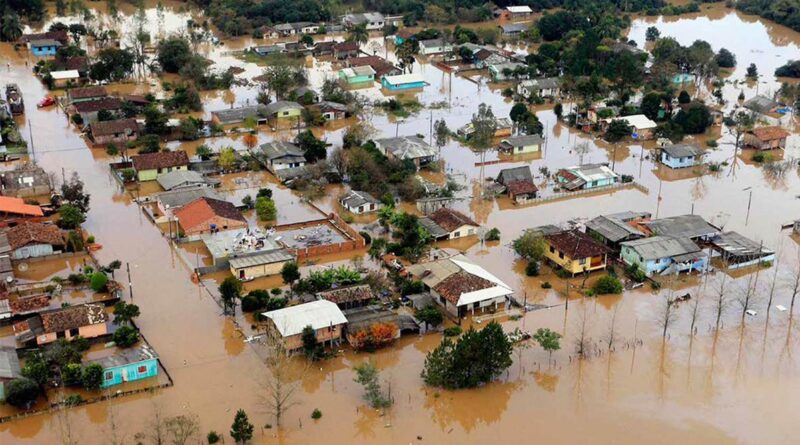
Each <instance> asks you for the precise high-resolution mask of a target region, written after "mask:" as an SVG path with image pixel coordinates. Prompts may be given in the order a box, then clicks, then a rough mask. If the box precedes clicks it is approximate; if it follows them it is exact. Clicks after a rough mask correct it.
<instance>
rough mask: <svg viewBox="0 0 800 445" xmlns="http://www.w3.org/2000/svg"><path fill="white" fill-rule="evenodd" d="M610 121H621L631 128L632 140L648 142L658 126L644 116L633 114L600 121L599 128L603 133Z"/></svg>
mask: <svg viewBox="0 0 800 445" xmlns="http://www.w3.org/2000/svg"><path fill="white" fill-rule="evenodd" d="M612 121H623V122H625V123H626V124H628V127H630V128H631V137H632V138H634V139H640V140H648V139H652V138H653V136H654V135H655V130H656V127H657V126H658V124H656V123H655V122H654V121H652V120H651V119H650V118H648V117H647V116H645V115H644V114H634V115H631V116H619V117H612V118H608V119H603V120H601V121H600V128H601V130H602V131H605V130H606V129H607V128H608V126H609V125H610V124H611V122H612Z"/></svg>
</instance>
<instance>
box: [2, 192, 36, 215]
mask: <svg viewBox="0 0 800 445" xmlns="http://www.w3.org/2000/svg"><path fill="white" fill-rule="evenodd" d="M0 213H4V214H11V215H23V216H44V212H42V208H41V207H40V206H38V205H31V204H25V200H23V199H22V198H14V197H13V196H0Z"/></svg>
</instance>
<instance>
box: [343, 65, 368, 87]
mask: <svg viewBox="0 0 800 445" xmlns="http://www.w3.org/2000/svg"><path fill="white" fill-rule="evenodd" d="M339 79H340V80H343V81H345V82H347V84H348V85H357V84H363V83H370V82H374V81H375V70H374V69H372V67H371V66H368V65H364V66H353V67H349V68H342V69H340V70H339Z"/></svg>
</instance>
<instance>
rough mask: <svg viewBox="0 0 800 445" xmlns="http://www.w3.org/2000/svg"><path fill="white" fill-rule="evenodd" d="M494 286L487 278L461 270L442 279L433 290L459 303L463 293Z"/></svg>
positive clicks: (448, 299)
mask: <svg viewBox="0 0 800 445" xmlns="http://www.w3.org/2000/svg"><path fill="white" fill-rule="evenodd" d="M494 286H496V284H494V283H492V282H491V281H489V280H487V279H485V278H481V277H479V276H477V275H472V274H471V273H467V272H464V271H461V272H458V273H454V274H452V275H450V276H449V277H447V278H445V279H444V280H442V281H440V282H439V284H437V285H436V286H434V287H433V290H435V291H436V293H438V294H439V295H441V296H442V297H444V298H445V300H447V301H449V302H450V303H453V304H458V299H459V298H461V295H462V294H465V293H468V292H475V291H478V290H482V289H488V288H490V287H494Z"/></svg>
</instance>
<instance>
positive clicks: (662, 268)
mask: <svg viewBox="0 0 800 445" xmlns="http://www.w3.org/2000/svg"><path fill="white" fill-rule="evenodd" d="M620 259H621V260H622V261H623V262H624V263H625V264H627V265H636V266H638V267H639V269H640V270H642V271H643V272H644V273H645V274H646V275H647V276H651V275H655V274H657V275H670V274H676V273H680V272H691V271H693V270H695V271H702V270H705V269H706V267H707V265H708V256H707V255H706V254H704V253H703V251H702V250H701V249H700V247H698V246H697V244H695V243H694V241H692V240H690V239H689V238H685V237H675V236H653V237H650V238H642V239H637V240H633V241H625V242H623V243H620Z"/></svg>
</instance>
